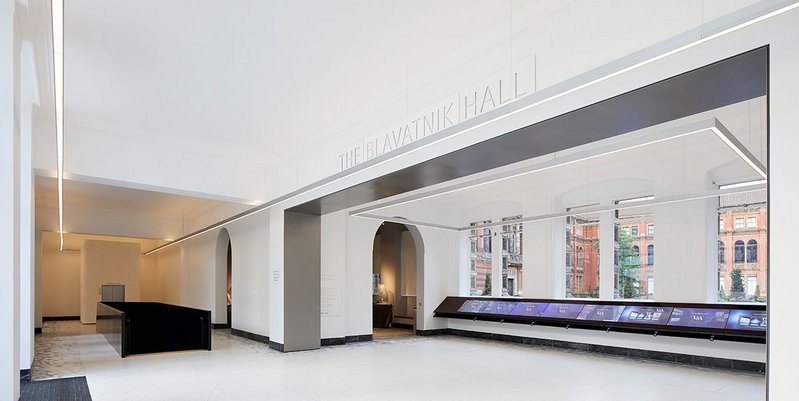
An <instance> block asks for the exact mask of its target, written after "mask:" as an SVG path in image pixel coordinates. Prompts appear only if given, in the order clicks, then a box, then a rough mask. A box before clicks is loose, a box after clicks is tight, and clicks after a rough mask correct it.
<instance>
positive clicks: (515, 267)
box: [502, 216, 523, 297]
mask: <svg viewBox="0 0 799 401" xmlns="http://www.w3.org/2000/svg"><path fill="white" fill-rule="evenodd" d="M521 217H522V216H512V217H506V218H503V219H502V220H503V221H507V220H515V219H519V218H521ZM522 239H523V236H522V223H510V224H503V225H502V295H503V296H504V295H509V296H514V297H520V296H522Z"/></svg>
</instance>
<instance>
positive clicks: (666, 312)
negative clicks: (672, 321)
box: [619, 305, 674, 325]
mask: <svg viewBox="0 0 799 401" xmlns="http://www.w3.org/2000/svg"><path fill="white" fill-rule="evenodd" d="M673 309H674V308H672V307H670V306H639V305H635V306H627V307H626V308H624V312H623V313H622V315H621V318H620V319H619V322H623V323H637V324H662V325H665V324H666V323H668V321H669V317H670V316H671V312H672V310H673Z"/></svg>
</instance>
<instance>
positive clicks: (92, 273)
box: [80, 240, 141, 324]
mask: <svg viewBox="0 0 799 401" xmlns="http://www.w3.org/2000/svg"><path fill="white" fill-rule="evenodd" d="M140 274H141V246H140V245H139V244H136V243H132V242H113V241H98V240H86V241H84V243H83V247H82V249H81V253H80V305H81V308H80V321H81V323H83V324H89V323H95V321H96V318H97V302H99V301H100V285H101V284H124V285H125V301H139V300H140V299H141V279H140Z"/></svg>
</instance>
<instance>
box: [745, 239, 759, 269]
mask: <svg viewBox="0 0 799 401" xmlns="http://www.w3.org/2000/svg"><path fill="white" fill-rule="evenodd" d="M746 263H757V241H755V240H753V239H750V240H749V242H747V243H746Z"/></svg>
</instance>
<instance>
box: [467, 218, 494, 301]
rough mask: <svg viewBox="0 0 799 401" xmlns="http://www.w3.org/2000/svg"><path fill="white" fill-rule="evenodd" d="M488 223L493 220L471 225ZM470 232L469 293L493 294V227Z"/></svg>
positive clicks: (475, 229)
mask: <svg viewBox="0 0 799 401" xmlns="http://www.w3.org/2000/svg"><path fill="white" fill-rule="evenodd" d="M488 223H491V220H486V221H478V222H474V223H472V224H471V225H472V226H476V225H479V224H488ZM469 234H470V235H469V242H470V255H469V257H470V264H469V295H471V296H475V295H491V228H473V229H472V230H471V231H470V232H469Z"/></svg>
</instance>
